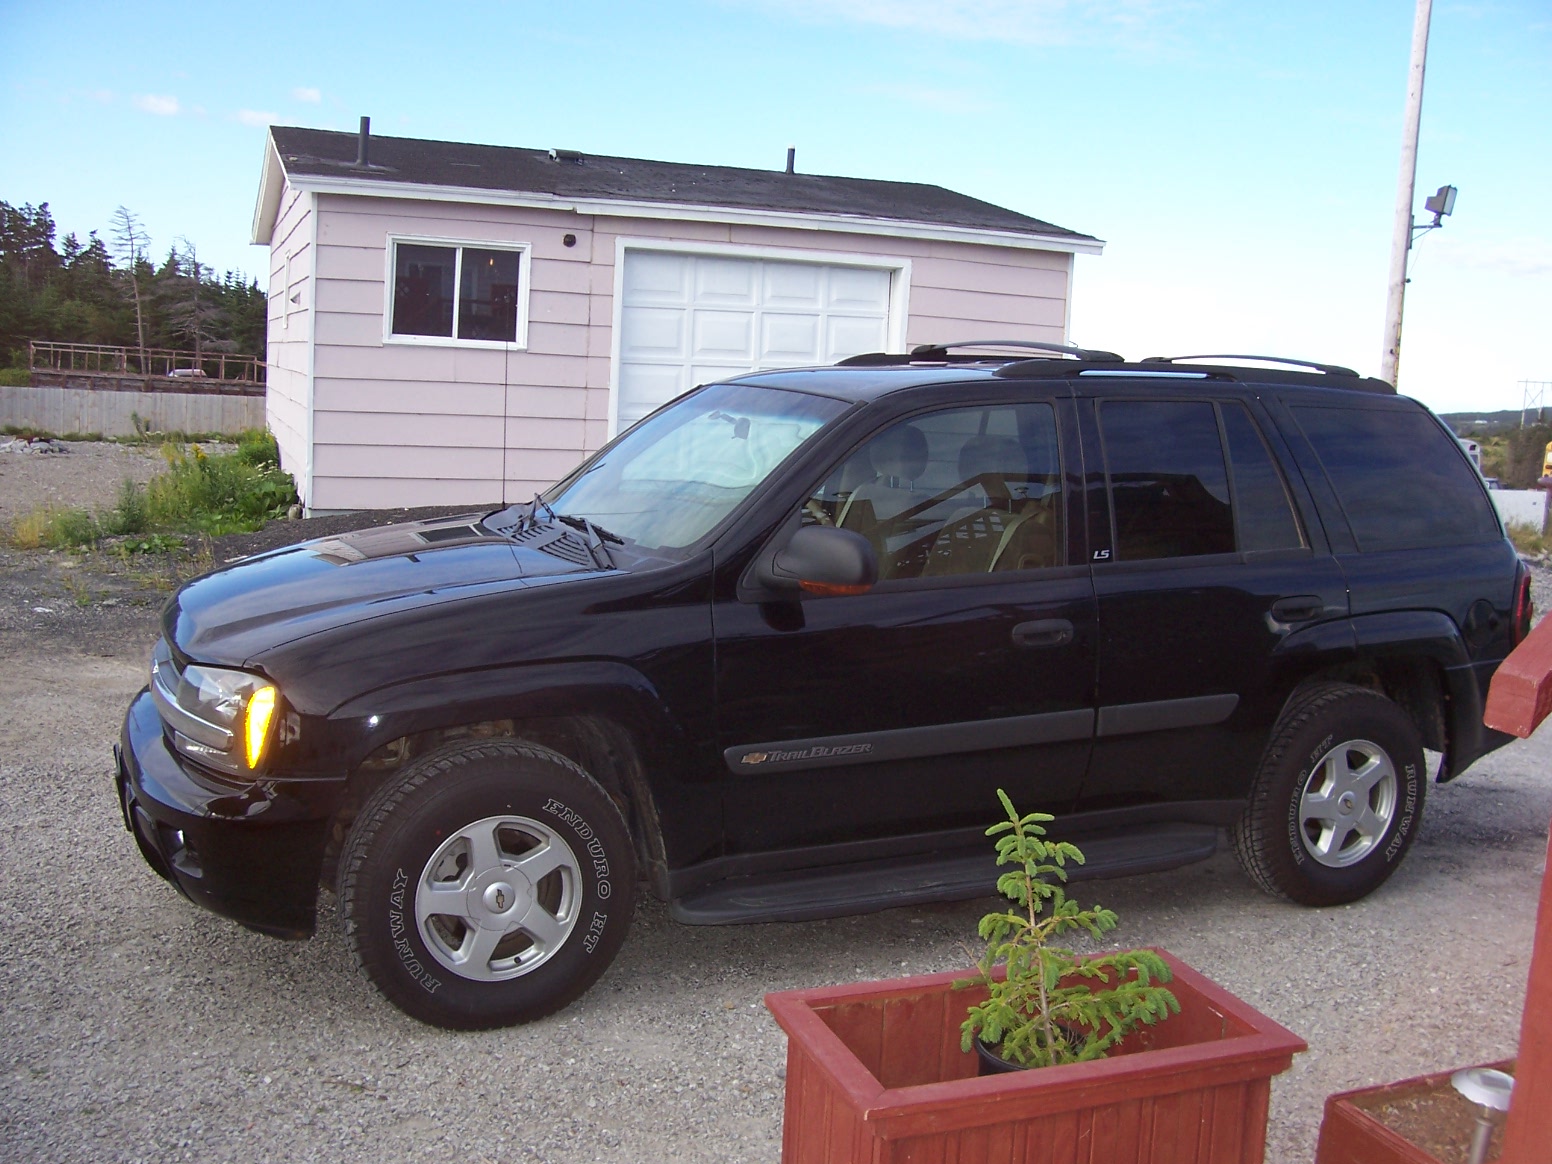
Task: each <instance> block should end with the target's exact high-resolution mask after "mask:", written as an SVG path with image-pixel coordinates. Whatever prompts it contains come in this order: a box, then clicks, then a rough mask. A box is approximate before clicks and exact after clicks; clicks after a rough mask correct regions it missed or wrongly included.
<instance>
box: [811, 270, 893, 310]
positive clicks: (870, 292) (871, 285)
mask: <svg viewBox="0 0 1552 1164" xmlns="http://www.w3.org/2000/svg"><path fill="white" fill-rule="evenodd" d="M827 273H828V274H829V276H830V278H829V295H828V296H827V298H826V301H825V306H826V307H827V308H829V309H830V310H831V311H878V312H887V311H888V310H889V272H888V271H869V270H864V269H862V268H860V267H831V268H829V269H828V272H827Z"/></svg>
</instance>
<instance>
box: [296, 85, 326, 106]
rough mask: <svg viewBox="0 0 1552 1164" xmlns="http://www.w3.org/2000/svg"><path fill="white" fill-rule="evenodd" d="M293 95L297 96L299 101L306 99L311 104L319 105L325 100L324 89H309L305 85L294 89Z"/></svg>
mask: <svg viewBox="0 0 1552 1164" xmlns="http://www.w3.org/2000/svg"><path fill="white" fill-rule="evenodd" d="M291 96H293V97H295V98H296V99H297V100H298V101H305V102H307V103H308V104H309V105H317V104H318V103H319V102H321V101H322V100H323V90H321V89H309V88H306V87H305V86H303V87H299V88H296V89H292V90H291Z"/></svg>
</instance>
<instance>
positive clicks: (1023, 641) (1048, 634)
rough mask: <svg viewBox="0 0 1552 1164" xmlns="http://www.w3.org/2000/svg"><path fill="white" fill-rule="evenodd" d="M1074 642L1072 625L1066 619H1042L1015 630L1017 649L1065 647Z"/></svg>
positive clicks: (1020, 625) (1017, 627)
mask: <svg viewBox="0 0 1552 1164" xmlns="http://www.w3.org/2000/svg"><path fill="white" fill-rule="evenodd" d="M1070 642H1072V623H1070V622H1068V621H1067V620H1066V619H1065V618H1041V619H1036V620H1035V621H1034V622H1021V623H1019V624H1018V626H1016V627H1014V628H1013V645H1014V646H1016V647H1065V646H1066V645H1067V644H1068V643H1070Z"/></svg>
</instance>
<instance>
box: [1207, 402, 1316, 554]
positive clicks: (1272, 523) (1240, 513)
mask: <svg viewBox="0 0 1552 1164" xmlns="http://www.w3.org/2000/svg"><path fill="white" fill-rule="evenodd" d="M1222 410H1223V431H1224V433H1225V434H1226V435H1227V436H1228V438H1229V463H1230V464H1231V465H1233V467H1234V507H1235V515H1236V516H1237V517H1238V519H1239V548H1240V549H1241V550H1247V551H1248V550H1286V549H1298V548H1300V547H1302V546H1303V545H1304V544H1305V543H1304V535H1303V533H1302V531H1301V530H1300V528H1299V522H1298V519H1297V518H1296V517H1295V516H1294V512H1293V503H1292V501H1290V500H1289V497H1288V486H1287V484H1286V483H1285V482H1284V481H1283V476H1282V474H1281V473H1280V472H1278V470H1277V465H1276V463H1275V462H1274V461H1273V460H1272V454H1271V452H1270V451H1269V450H1268V449H1267V447H1266V441H1265V440H1264V439H1263V438H1262V436H1261V433H1260V430H1258V429H1257V428H1256V424H1255V421H1253V420H1251V419H1250V413H1249V412H1248V411H1246V409H1245V406H1244V405H1242V404H1224V405H1222Z"/></svg>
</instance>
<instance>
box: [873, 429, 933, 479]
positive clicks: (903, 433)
mask: <svg viewBox="0 0 1552 1164" xmlns="http://www.w3.org/2000/svg"><path fill="white" fill-rule="evenodd" d="M868 454H869V455H870V456H871V457H872V458H873V467H874V468H875V469H877V470H878V475H879V476H880V477H900V478H903V479H905V480H907V481H914V480H916V478H918V477H920V476H921V475H922V474H923V473H925V472H926V471H927V437H926V434H924V433H923V432H922V430H921V429H919V428H917V427H916V426H915V425H912V424H901V425H896V426H895V427H894V428H892V429H890V430H889V431H888V432H884V433H880V434H879V435H878V436H876V437H874V438H873V440H871V441H869V442H868Z"/></svg>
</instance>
